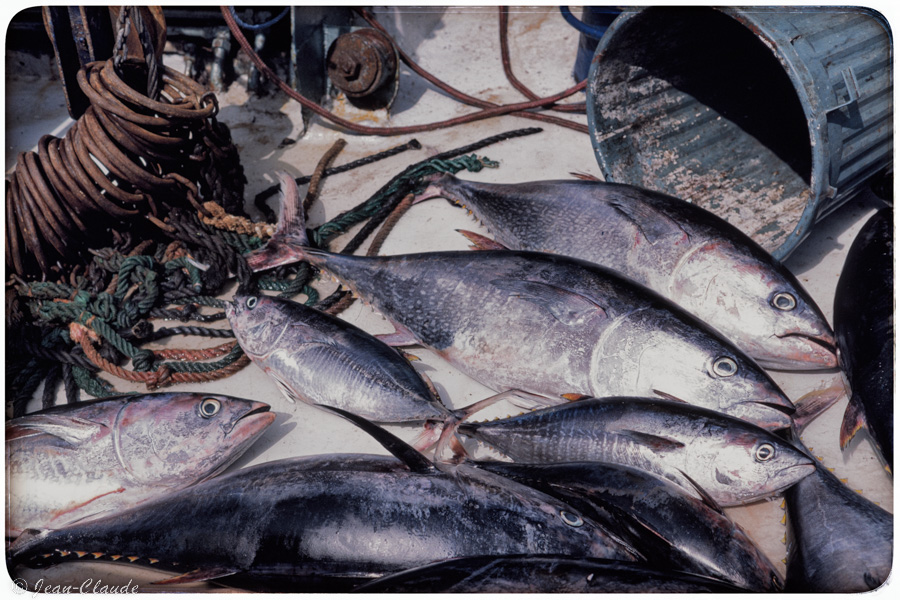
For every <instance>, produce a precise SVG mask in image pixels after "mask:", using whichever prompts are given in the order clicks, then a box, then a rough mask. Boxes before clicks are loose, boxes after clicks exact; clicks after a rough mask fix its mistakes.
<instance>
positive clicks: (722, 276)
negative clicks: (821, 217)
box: [417, 175, 836, 370]
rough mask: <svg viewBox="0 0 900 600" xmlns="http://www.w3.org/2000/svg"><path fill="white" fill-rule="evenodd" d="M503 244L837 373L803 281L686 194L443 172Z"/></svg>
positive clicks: (448, 187)
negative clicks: (591, 268)
mask: <svg viewBox="0 0 900 600" xmlns="http://www.w3.org/2000/svg"><path fill="white" fill-rule="evenodd" d="M436 196H441V197H444V198H448V199H449V200H451V201H453V202H454V203H456V204H460V205H462V206H464V207H465V208H467V209H468V210H470V211H472V212H473V213H474V215H475V217H476V218H478V219H479V220H480V221H481V222H482V223H484V225H486V226H487V228H488V229H489V230H490V231H491V234H492V235H493V236H494V237H495V239H496V241H497V242H499V243H500V244H502V245H503V246H505V247H507V248H510V249H515V250H535V251H541V252H552V253H555V254H563V255H566V256H573V257H575V258H582V259H584V260H588V261H591V262H594V263H597V264H600V265H603V266H606V267H609V268H611V269H614V270H616V271H618V272H620V273H622V274H624V275H626V276H627V277H629V278H631V279H634V280H635V281H638V282H640V283H642V284H644V285H646V286H648V287H650V288H651V289H653V290H655V291H657V292H658V293H660V294H662V295H663V296H665V297H667V298H669V299H671V300H673V301H674V302H676V303H677V304H679V305H680V306H682V307H683V308H685V309H686V310H688V311H689V312H691V313H692V314H694V315H697V316H698V317H699V318H700V319H701V320H703V321H706V322H707V323H709V324H710V325H712V326H713V327H714V328H716V329H718V330H719V331H721V332H722V333H724V334H725V335H726V336H727V337H729V338H730V339H731V340H733V341H734V342H735V343H736V344H737V345H738V346H739V347H740V348H741V349H742V350H744V351H745V352H746V353H747V354H749V355H750V356H751V357H753V358H754V359H756V361H757V362H759V364H761V365H762V366H764V367H767V368H774V369H785V370H794V369H800V370H807V369H830V368H834V367H835V366H836V359H835V354H834V338H833V334H832V331H831V328H830V327H829V325H828V322H827V320H826V319H825V317H824V315H823V314H822V311H821V310H820V309H819V308H818V307H817V306H816V303H815V302H814V300H813V299H812V297H811V296H810V295H809V294H808V293H807V292H806V291H805V290H804V289H803V286H802V285H801V284H800V282H799V281H798V280H797V278H796V277H794V275H793V274H792V273H791V272H790V271H789V270H788V269H787V268H785V267H784V266H783V265H782V264H781V263H779V262H778V261H776V260H775V259H773V258H772V257H771V255H769V254H768V253H767V252H766V251H765V250H763V249H762V248H761V247H760V246H759V245H758V244H757V243H756V242H754V241H753V240H752V239H751V238H750V237H749V236H747V235H746V234H744V233H743V232H741V231H740V230H739V229H737V228H736V227H734V226H733V225H731V224H729V223H728V222H727V221H725V220H723V219H721V218H719V217H718V216H716V215H714V214H712V213H710V212H709V211H706V210H704V209H703V208H701V207H698V206H695V205H692V204H690V203H689V202H685V201H683V200H680V199H678V198H674V197H672V196H667V195H664V194H660V193H658V192H653V191H650V190H646V189H641V188H637V187H633V186H629V185H625V184H618V183H606V182H602V181H596V180H593V181H574V180H559V181H537V182H529V183H520V184H491V183H478V182H472V181H463V180H460V179H457V178H455V177H453V176H452V175H440V176H436V177H435V178H434V180H433V182H432V183H431V185H430V187H429V188H427V189H426V190H425V191H424V192H423V193H422V194H421V195H420V196H419V197H418V200H417V201H421V200H425V199H428V198H431V197H436Z"/></svg>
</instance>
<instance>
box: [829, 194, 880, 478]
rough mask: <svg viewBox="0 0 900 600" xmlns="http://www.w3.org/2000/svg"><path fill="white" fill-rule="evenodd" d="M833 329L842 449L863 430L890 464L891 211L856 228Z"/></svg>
mask: <svg viewBox="0 0 900 600" xmlns="http://www.w3.org/2000/svg"><path fill="white" fill-rule="evenodd" d="M834 329H835V335H836V337H837V345H838V358H839V361H840V365H841V370H842V372H843V373H844V375H845V376H846V383H847V387H849V388H850V393H849V394H848V395H849V396H850V402H849V404H848V405H847V411H846V413H845V414H844V420H843V423H842V425H841V433H840V443H841V447H845V446H846V445H847V444H848V443H849V442H850V440H851V439H852V438H853V436H854V435H855V434H856V432H857V431H859V429H860V428H863V427H864V428H865V429H866V430H867V431H868V432H869V434H870V436H871V438H872V440H873V441H874V442H875V446H876V447H877V449H878V451H879V452H880V453H881V456H882V458H883V459H884V460H885V462H886V463H887V464H888V466H889V467H890V468H891V469H893V468H894V211H893V209H892V208H884V209H881V210H880V211H878V212H877V213H876V214H875V215H873V216H872V217H871V218H870V219H869V220H868V221H867V222H866V223H865V225H863V228H862V229H861V230H860V231H859V233H858V234H857V236H856V239H855V240H854V241H853V244H852V245H851V246H850V250H849V251H848V252H847V259H846V261H845V262H844V268H843V269H842V271H841V276H840V279H839V280H838V284H837V289H836V290H835V295H834Z"/></svg>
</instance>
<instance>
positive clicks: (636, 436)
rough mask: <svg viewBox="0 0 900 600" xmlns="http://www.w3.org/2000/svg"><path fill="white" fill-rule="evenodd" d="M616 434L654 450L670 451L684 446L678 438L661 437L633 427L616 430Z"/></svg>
mask: <svg viewBox="0 0 900 600" xmlns="http://www.w3.org/2000/svg"><path fill="white" fill-rule="evenodd" d="M616 435H621V436H624V437H627V438H630V439H631V440H633V441H634V442H635V443H638V444H640V445H641V446H646V447H647V448H650V449H651V450H653V451H654V452H670V451H672V450H678V449H680V448H684V444H683V443H682V442H679V441H678V440H673V439H672V438H667V437H663V436H661V435H654V434H652V433H644V432H642V431H634V430H633V429H622V430H619V431H617V432H616Z"/></svg>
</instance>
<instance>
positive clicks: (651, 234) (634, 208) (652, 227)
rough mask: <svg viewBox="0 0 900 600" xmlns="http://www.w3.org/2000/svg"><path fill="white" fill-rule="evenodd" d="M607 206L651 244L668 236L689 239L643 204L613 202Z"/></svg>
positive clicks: (667, 219)
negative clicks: (634, 227)
mask: <svg viewBox="0 0 900 600" xmlns="http://www.w3.org/2000/svg"><path fill="white" fill-rule="evenodd" d="M609 205H610V206H612V207H613V208H614V209H616V210H617V211H619V212H620V213H622V214H623V215H625V217H626V218H627V219H628V220H629V221H631V222H632V223H634V225H635V226H636V227H637V228H638V230H640V232H641V235H643V236H644V237H645V238H646V239H647V241H648V242H650V243H651V244H655V243H656V242H658V241H659V240H661V239H663V238H665V237H669V236H677V237H678V238H682V237H685V236H688V237H689V235H688V233H687V232H686V231H685V230H684V229H682V228H681V226H680V225H679V224H678V223H676V222H675V221H673V220H672V219H671V218H669V217H668V216H666V215H664V214H663V213H661V212H659V211H658V210H656V209H654V208H653V207H652V206H649V205H647V204H646V203H644V202H640V201H633V202H627V201H624V200H613V201H612V202H610V203H609Z"/></svg>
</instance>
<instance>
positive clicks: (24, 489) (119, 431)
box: [6, 393, 275, 536]
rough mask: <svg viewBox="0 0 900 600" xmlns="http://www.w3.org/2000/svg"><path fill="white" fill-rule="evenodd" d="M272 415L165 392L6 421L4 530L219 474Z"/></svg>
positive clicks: (106, 507) (44, 523)
mask: <svg viewBox="0 0 900 600" xmlns="http://www.w3.org/2000/svg"><path fill="white" fill-rule="evenodd" d="M274 420H275V414H274V413H272V412H269V406H268V405H267V404H263V403H262V402H255V401H251V400H243V399H241V398H233V397H230V396H222V395H217V394H195V393H159V394H139V395H127V396H119V397H115V398H105V399H102V400H93V401H88V402H81V403H78V404H68V405H64V406H58V407H55V408H51V409H47V410H43V411H40V412H36V413H32V414H29V415H25V416H23V417H20V418H17V419H13V420H11V421H9V422H7V424H6V473H7V492H8V495H7V511H6V535H7V536H15V535H18V533H20V532H21V531H23V530H24V529H26V528H45V527H60V526H62V525H65V524H67V523H71V522H74V521H77V520H80V519H86V518H89V517H95V516H97V515H104V514H108V513H110V512H115V511H118V510H120V509H122V508H125V507H128V506H132V505H135V504H138V503H140V502H143V501H146V500H148V499H150V498H153V497H156V496H160V495H162V494H165V493H168V492H172V491H174V490H178V489H181V488H184V487H186V486H188V485H191V484H194V483H197V482H199V481H202V480H204V479H208V478H210V477H213V476H214V475H216V474H217V473H219V472H221V471H222V470H223V469H225V468H226V467H227V466H228V465H230V464H231V463H232V462H234V461H235V460H237V459H238V458H239V457H240V456H241V455H242V454H243V453H244V452H245V451H246V450H247V449H248V448H249V447H250V445H251V444H253V442H254V441H256V439H257V438H259V436H260V435H261V434H262V433H263V431H265V429H266V428H267V427H268V426H269V425H271V424H272V422H273V421H274Z"/></svg>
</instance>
